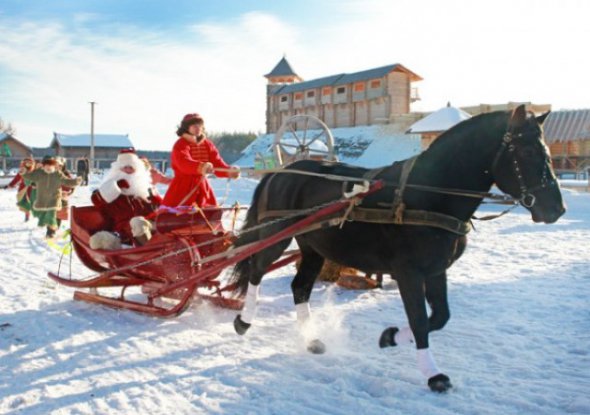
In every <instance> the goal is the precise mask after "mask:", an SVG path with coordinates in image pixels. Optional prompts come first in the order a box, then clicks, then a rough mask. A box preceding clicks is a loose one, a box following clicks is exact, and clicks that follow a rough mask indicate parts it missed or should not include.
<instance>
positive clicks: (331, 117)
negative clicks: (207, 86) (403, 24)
mask: <svg viewBox="0 0 590 415" xmlns="http://www.w3.org/2000/svg"><path fill="white" fill-rule="evenodd" d="M265 77H266V78H267V79H268V85H267V96H266V132H267V133H274V132H276V131H277V130H278V129H279V127H280V126H281V124H282V123H283V122H284V121H285V120H286V119H288V118H290V117H292V116H293V115H300V114H306V115H314V116H316V117H318V118H319V119H321V120H322V121H323V122H324V123H326V125H327V126H328V127H329V128H338V127H355V126H362V125H373V124H384V123H389V122H390V121H391V120H392V119H393V118H394V117H396V116H399V115H403V114H408V113H409V112H410V104H411V103H412V102H414V101H416V100H417V99H419V98H418V94H417V90H416V89H415V88H413V87H412V82H417V81H420V80H422V78H421V77H420V76H418V75H416V74H415V73H414V72H412V71H410V70H409V69H407V68H405V67H404V66H403V65H400V64H392V65H387V66H383V67H379V68H374V69H368V70H365V71H361V72H355V73H350V74H346V73H341V74H337V75H330V76H326V77H323V78H318V79H313V80H309V81H303V79H302V78H301V77H300V76H299V75H297V74H296V73H295V71H293V69H292V67H291V65H290V64H289V62H288V61H287V59H286V58H284V57H283V58H282V59H281V60H280V61H279V63H278V64H277V65H276V66H275V68H274V69H273V70H272V71H270V73H268V74H267V75H265ZM298 127H299V126H298Z"/></svg>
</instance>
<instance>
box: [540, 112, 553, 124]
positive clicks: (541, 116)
mask: <svg viewBox="0 0 590 415" xmlns="http://www.w3.org/2000/svg"><path fill="white" fill-rule="evenodd" d="M550 112H551V111H547V112H546V113H545V114H541V115H539V116H538V117H537V122H538V123H539V125H542V124H543V123H544V122H545V118H547V116H548V115H549V113H550Z"/></svg>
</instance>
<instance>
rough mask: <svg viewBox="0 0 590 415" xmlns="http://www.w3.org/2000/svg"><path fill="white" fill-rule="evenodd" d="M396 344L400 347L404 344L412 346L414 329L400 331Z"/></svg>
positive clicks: (397, 334) (407, 328)
mask: <svg viewBox="0 0 590 415" xmlns="http://www.w3.org/2000/svg"><path fill="white" fill-rule="evenodd" d="M393 339H394V340H395V344H397V345H398V346H402V345H404V344H411V343H414V333H412V329H411V328H409V327H408V326H406V327H404V328H402V329H400V331H398V332H397V333H395V337H394V338H393Z"/></svg>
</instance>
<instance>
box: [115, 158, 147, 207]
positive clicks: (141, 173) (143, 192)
mask: <svg viewBox="0 0 590 415" xmlns="http://www.w3.org/2000/svg"><path fill="white" fill-rule="evenodd" d="M128 165H130V164H129V163H125V164H122V163H119V162H118V161H114V162H113V163H111V169H110V170H109V171H108V173H107V174H106V176H105V178H104V180H103V183H104V182H107V181H111V180H112V181H115V182H118V181H119V180H126V181H127V183H129V188H128V189H121V193H122V194H124V195H125V196H135V197H140V198H142V199H143V200H145V201H147V200H148V198H149V196H150V188H151V187H152V180H151V175H150V172H149V171H147V170H146V168H145V164H144V163H143V161H141V160H139V159H137V162H135V163H133V164H131V165H132V166H133V168H134V169H135V173H133V174H127V173H125V172H124V171H122V170H121V168H122V167H125V166H128Z"/></svg>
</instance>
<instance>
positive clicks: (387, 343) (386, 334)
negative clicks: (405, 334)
mask: <svg viewBox="0 0 590 415" xmlns="http://www.w3.org/2000/svg"><path fill="white" fill-rule="evenodd" d="M398 331H399V329H398V328H397V327H389V328H387V329H385V330H383V333H381V337H380V338H379V347H381V348H382V349H383V348H384V347H393V346H397V343H396V342H395V333H397V332H398Z"/></svg>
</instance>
